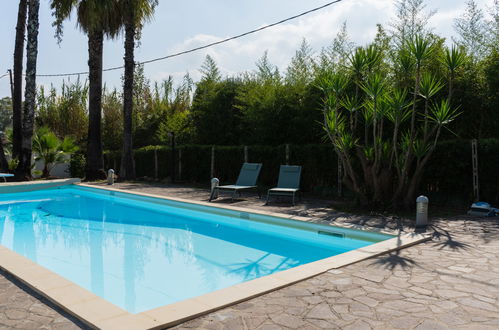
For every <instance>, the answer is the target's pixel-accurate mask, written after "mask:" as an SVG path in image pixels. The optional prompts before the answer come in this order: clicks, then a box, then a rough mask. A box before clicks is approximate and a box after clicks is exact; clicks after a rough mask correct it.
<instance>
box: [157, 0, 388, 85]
mask: <svg viewBox="0 0 499 330" xmlns="http://www.w3.org/2000/svg"><path fill="white" fill-rule="evenodd" d="M392 11H393V2H392V1H391V0H367V1H365V0H363V1H361V0H353V1H347V2H342V3H339V4H338V5H334V6H332V7H329V8H327V9H325V10H323V11H320V12H317V13H314V14H311V15H309V16H305V17H303V18H301V19H298V20H296V21H290V22H288V23H285V24H282V25H278V26H276V27H272V28H269V29H267V30H264V31H261V32H258V33H256V34H254V35H252V36H248V37H243V38H240V39H237V40H232V41H229V42H226V43H224V44H221V45H217V46H214V47H211V48H209V49H207V50H202V51H199V52H196V53H193V54H189V55H184V56H181V57H179V58H175V59H171V60H168V63H166V64H164V65H163V68H162V69H161V70H160V71H159V72H158V71H157V70H156V69H151V72H155V73H154V74H153V76H154V77H160V76H163V77H164V76H168V74H167V73H166V72H184V73H185V72H189V73H190V74H191V75H192V77H193V78H194V79H196V78H198V77H199V68H200V66H201V64H202V62H203V60H204V58H205V56H206V55H207V54H209V55H210V56H212V57H213V58H214V59H215V61H216V62H217V64H218V65H219V68H220V69H221V71H222V72H223V73H224V74H226V75H232V74H237V73H239V72H243V71H248V70H253V69H254V68H255V62H256V61H257V60H258V59H259V58H260V57H261V56H262V55H263V53H264V52H265V51H268V55H269V59H270V61H271V62H272V63H273V64H275V65H277V66H278V67H279V68H280V70H281V71H282V70H285V68H286V67H287V65H288V64H289V61H290V60H291V58H292V57H293V55H294V53H295V51H296V50H297V49H298V47H299V46H300V43H301V41H302V40H303V38H305V39H306V40H307V41H308V43H309V44H310V45H311V46H312V48H313V50H314V51H315V52H316V53H318V52H319V51H320V49H321V48H323V47H327V46H328V45H330V43H331V42H332V40H333V38H334V37H335V35H336V34H337V33H338V31H339V29H340V28H341V25H342V23H343V22H344V21H347V26H348V32H349V34H350V38H351V39H352V40H353V41H355V42H356V43H357V44H360V45H362V44H365V43H367V42H369V41H370V40H372V39H373V37H374V36H375V34H376V24H377V23H386V20H387V19H388V18H389V17H390V16H391V12H392ZM263 25H265V24H263ZM263 25H262V26H263ZM227 37H228V36H215V35H208V34H198V35H195V36H193V37H191V38H188V39H186V40H184V41H183V42H181V43H179V44H177V45H175V46H174V47H173V48H172V49H170V50H169V53H176V52H179V51H183V50H186V49H191V48H195V47H199V46H201V45H205V44H208V43H211V42H215V41H219V40H222V39H224V38H227ZM164 69H167V71H165V70H164ZM182 70H185V71H182ZM160 72H165V73H160ZM182 76H183V74H182Z"/></svg>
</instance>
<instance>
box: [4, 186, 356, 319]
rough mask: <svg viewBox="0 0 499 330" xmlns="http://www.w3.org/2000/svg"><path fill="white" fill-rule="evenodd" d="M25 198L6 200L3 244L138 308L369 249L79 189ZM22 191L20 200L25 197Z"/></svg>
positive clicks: (134, 309)
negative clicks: (329, 257)
mask: <svg viewBox="0 0 499 330" xmlns="http://www.w3.org/2000/svg"><path fill="white" fill-rule="evenodd" d="M26 194H28V195H30V196H29V197H30V198H31V199H32V200H33V201H32V202H27V203H9V201H13V200H15V199H14V198H13V197H12V196H13V195H10V196H8V197H1V198H0V244H2V245H4V246H7V247H8V248H10V249H13V250H14V251H16V252H18V253H20V254H22V255H24V256H26V257H28V258H30V259H32V260H34V261H36V262H38V263H39V264H40V265H42V266H44V267H47V268H48V269H51V270H52V271H54V272H56V273H58V274H60V275H62V276H64V277H66V278H68V279H69V280H72V281H74V282H75V283H77V284H79V285H81V286H83V287H85V288H87V289H88V290H91V291H92V292H94V293H95V294H97V295H99V296H101V297H103V298H105V299H107V300H109V301H111V302H112V303H114V304H116V305H118V306H121V307H122V308H125V309H126V310H128V311H130V312H132V313H137V312H141V311H145V310H148V309H151V308H155V307H159V306H162V305H165V304H169V303H173V302H176V301H180V300H184V299H188V298H191V297H194V296H198V295H201V294H204V293H207V292H211V291H213V290H217V289H220V288H224V287H227V286H230V285H233V284H236V283H241V282H243V281H247V280H251V279H254V278H257V277H260V276H264V275H268V274H272V273H275V272H278V271H281V270H285V269H289V268H291V267H294V266H297V265H300V264H304V263H307V262H311V261H315V260H318V259H322V258H324V257H328V256H331V255H334V254H337V253H341V252H343V251H344V250H345V249H352V248H357V247H360V246H363V245H366V243H365V242H362V241H357V242H355V241H354V240H351V241H348V242H342V243H348V244H350V246H349V247H347V248H345V247H341V248H337V246H339V245H338V243H337V242H336V243H334V244H332V243H331V244H330V243H328V242H326V243H328V244H326V243H324V244H322V243H317V240H318V239H322V240H325V239H329V240H338V238H334V237H330V238H329V237H328V238H322V237H321V238H315V237H316V236H313V235H314V233H312V232H305V233H301V232H298V231H297V233H295V232H290V233H289V234H287V235H288V236H285V235H284V234H285V233H282V235H281V232H283V229H279V234H276V233H275V232H273V231H275V229H272V228H270V226H269V225H264V224H252V228H247V229H241V228H240V227H241V224H246V226H247V222H240V223H237V221H240V220H237V219H233V218H223V217H220V216H216V217H217V218H214V217H215V216H214V215H209V214H200V213H196V212H194V211H190V210H186V209H180V210H179V209H173V208H168V207H166V206H158V205H154V204H148V205H147V206H148V208H146V207H145V206H144V205H145V203H144V202H135V201H132V200H123V199H119V198H116V197H111V196H102V195H95V197H94V196H93V195H90V193H85V194H84V193H82V192H81V191H80V190H78V189H75V188H72V189H59V190H53V191H51V193H50V196H52V197H51V198H50V199H48V200H36V199H37V198H38V199H42V197H44V198H45V199H46V196H47V194H45V196H41V195H42V193H26ZM17 195H18V196H19V198H18V199H19V200H20V199H21V198H22V197H23V196H24V193H23V194H17ZM6 198H7V199H6ZM8 198H10V199H8ZM265 226H267V227H268V228H267V227H265ZM286 230H287V231H292V230H291V229H286ZM293 230H294V229H293ZM294 231H296V230H294ZM290 237H292V238H290ZM313 240H315V241H314V243H313V244H312V243H309V242H311V241H313ZM330 242H335V241H330Z"/></svg>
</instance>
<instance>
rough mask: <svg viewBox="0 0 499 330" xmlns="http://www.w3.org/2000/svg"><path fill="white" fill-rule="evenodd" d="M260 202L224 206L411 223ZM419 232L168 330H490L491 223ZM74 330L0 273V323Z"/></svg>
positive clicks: (378, 223)
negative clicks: (387, 249) (420, 236)
mask: <svg viewBox="0 0 499 330" xmlns="http://www.w3.org/2000/svg"><path fill="white" fill-rule="evenodd" d="M115 188H120V189H129V190H135V191H141V192H147V193H152V194H158V195H165V196H174V197H181V198H189V199H193V200H207V199H208V195H209V194H208V191H207V190H203V189H198V188H192V187H185V186H171V185H169V186H163V185H151V184H142V183H120V184H117V185H115ZM243 197H244V196H243ZM227 202H228V201H227V200H225V201H217V202H215V204H216V203H227ZM263 204H264V202H263V201H262V200H259V199H257V198H254V197H252V196H251V195H250V197H247V198H246V197H245V198H244V199H243V200H241V201H236V202H235V203H234V205H237V206H244V207H247V208H253V209H259V210H266V211H269V212H280V213H292V214H296V215H301V216H308V217H313V218H321V219H322V221H326V222H331V223H335V224H338V225H341V224H358V225H364V226H369V227H377V228H387V229H392V230H393V229H395V230H397V229H401V230H404V229H405V230H411V229H410V228H409V227H408V225H410V222H409V221H404V220H401V219H393V218H383V217H375V216H373V217H367V216H351V215H348V214H341V213H337V212H333V211H331V209H330V208H328V202H327V201H320V200H308V199H305V200H304V201H303V202H302V203H299V204H297V205H296V206H294V207H290V206H288V205H289V204H273V205H272V206H264V205H263ZM429 230H430V231H431V232H432V233H433V240H432V241H428V242H426V243H422V244H419V245H416V246H412V247H409V248H406V249H404V250H402V251H399V252H396V253H392V254H388V255H383V256H380V257H377V258H373V259H370V260H365V261H362V262H359V263H357V264H353V265H350V266H346V267H343V268H341V269H339V270H334V271H331V272H328V273H326V274H322V275H319V276H317V277H314V278H312V279H309V280H305V281H303V282H300V283H298V284H295V285H292V286H290V287H287V288H284V289H281V290H278V291H275V292H272V293H269V294H266V295H263V296H260V297H257V298H255V299H252V300H249V301H246V302H243V303H240V304H237V305H234V306H232V307H228V308H225V309H222V310H219V311H217V312H214V313H211V314H209V315H206V316H204V317H200V318H198V319H195V320H191V321H188V322H186V323H184V324H181V325H180V326H178V327H177V329H187V328H195V329H288V328H289V329H296V328H302V329H321V328H322V329H324V328H325V329H394V328H395V329H396V328H400V329H413V328H415V329H498V328H499V220H498V219H496V218H484V219H477V218H469V217H466V216H462V217H457V218H448V219H433V221H432V226H431V228H430V229H429ZM81 327H83V325H82V324H79V323H78V322H77V321H76V320H74V319H72V318H68V316H67V315H65V314H64V313H62V314H61V313H59V312H58V310H57V308H54V307H53V306H52V305H51V304H48V303H47V301H46V300H45V299H43V298H40V297H39V296H37V295H36V294H33V293H32V292H30V291H29V290H28V289H26V288H25V287H24V286H23V285H22V284H20V283H18V282H16V281H13V280H12V279H10V278H9V277H6V276H5V275H4V274H3V273H0V329H4V328H5V329H11V328H20V329H40V328H43V329H75V328H81Z"/></svg>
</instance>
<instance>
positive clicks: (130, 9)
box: [120, 0, 158, 180]
mask: <svg viewBox="0 0 499 330" xmlns="http://www.w3.org/2000/svg"><path fill="white" fill-rule="evenodd" d="M157 4H158V0H121V5H122V12H123V25H124V28H125V74H124V84H123V153H122V158H121V171H120V176H121V177H122V178H124V179H126V180H131V179H134V178H135V167H134V160H133V139H132V115H133V75H134V66H135V61H134V49H135V38H136V37H137V34H138V33H140V30H141V28H142V25H143V23H144V22H146V21H148V20H150V19H151V18H152V15H153V13H154V8H155V7H156V5H157Z"/></svg>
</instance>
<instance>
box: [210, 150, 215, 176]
mask: <svg viewBox="0 0 499 330" xmlns="http://www.w3.org/2000/svg"><path fill="white" fill-rule="evenodd" d="M214 176H215V146H212V147H211V168H210V177H211V178H213V177H214Z"/></svg>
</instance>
